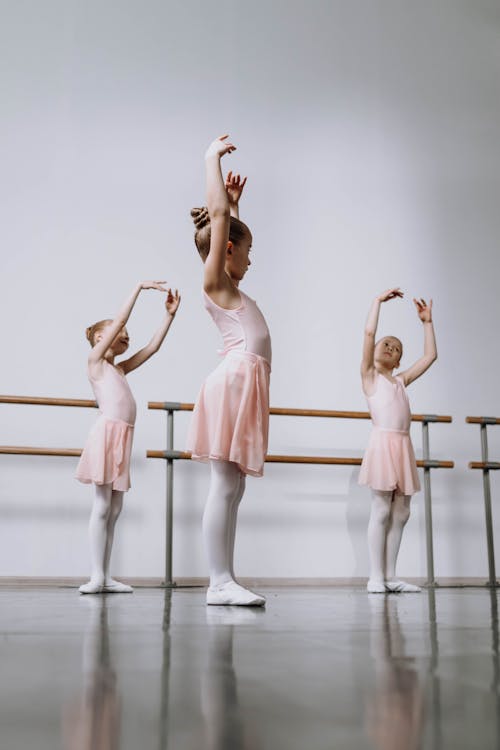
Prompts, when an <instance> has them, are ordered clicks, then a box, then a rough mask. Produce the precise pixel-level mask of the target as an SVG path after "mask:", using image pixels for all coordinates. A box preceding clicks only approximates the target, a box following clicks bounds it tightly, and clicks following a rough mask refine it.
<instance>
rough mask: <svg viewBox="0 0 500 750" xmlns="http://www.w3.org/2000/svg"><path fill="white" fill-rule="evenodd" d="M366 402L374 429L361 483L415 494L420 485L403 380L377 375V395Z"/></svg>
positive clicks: (380, 488) (397, 377)
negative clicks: (391, 379)
mask: <svg viewBox="0 0 500 750" xmlns="http://www.w3.org/2000/svg"><path fill="white" fill-rule="evenodd" d="M366 400H367V402H368V408H369V410H370V415H371V418H372V424H373V427H372V432H371V435H370V438H369V441H368V446H367V448H366V451H365V455H364V456H363V462H362V464H361V471H360V474H359V483H360V484H363V485H368V486H369V487H371V488H372V489H373V490H377V491H394V490H396V491H397V492H399V493H401V494H403V495H413V494H414V493H415V492H418V491H419V490H420V482H419V480H418V473H417V463H416V460H415V454H414V452H413V446H412V443H411V439H410V424H411V412H410V403H409V400H408V394H407V391H406V388H405V385H404V382H403V380H402V378H401V377H399V376H396V378H395V379H394V382H392V381H390V380H389V379H388V378H386V377H384V375H382V374H380V373H378V374H377V380H376V390H375V393H374V394H373V395H371V396H367V399H366Z"/></svg>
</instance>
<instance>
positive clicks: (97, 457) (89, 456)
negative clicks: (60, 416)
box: [76, 415, 134, 492]
mask: <svg viewBox="0 0 500 750" xmlns="http://www.w3.org/2000/svg"><path fill="white" fill-rule="evenodd" d="M133 435H134V427H133V425H130V424H128V423H127V422H122V421H121V420H120V419H110V418H109V417H106V416H104V415H102V416H101V417H99V419H98V420H97V422H96V423H95V425H94V426H93V427H92V429H91V430H90V433H89V436H88V438H87V442H86V444H85V448H84V449H83V453H82V455H81V457H80V461H79V463H78V467H77V469H76V478H77V479H78V480H79V481H80V482H84V483H85V484H91V483H93V484H112V485H113V489H114V490H119V491H120V492H126V491H127V490H128V489H130V454H131V452H132V438H133Z"/></svg>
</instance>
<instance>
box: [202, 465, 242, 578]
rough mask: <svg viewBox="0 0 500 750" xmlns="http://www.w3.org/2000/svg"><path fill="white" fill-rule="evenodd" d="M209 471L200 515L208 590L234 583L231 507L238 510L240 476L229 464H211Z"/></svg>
mask: <svg viewBox="0 0 500 750" xmlns="http://www.w3.org/2000/svg"><path fill="white" fill-rule="evenodd" d="M210 471H211V476H210V489H209V492H208V498H207V504H206V506H205V512H204V514H203V537H204V540H205V548H206V552H207V557H208V566H209V570H210V586H220V585H221V584H223V583H227V582H228V581H231V580H232V579H233V575H232V542H231V540H232V538H233V524H235V523H236V520H235V518H234V515H235V514H234V506H235V505H236V506H237V498H238V496H239V491H240V478H241V472H240V470H239V468H238V466H237V465H236V464H235V463H232V462H230V461H210ZM236 513H237V511H236Z"/></svg>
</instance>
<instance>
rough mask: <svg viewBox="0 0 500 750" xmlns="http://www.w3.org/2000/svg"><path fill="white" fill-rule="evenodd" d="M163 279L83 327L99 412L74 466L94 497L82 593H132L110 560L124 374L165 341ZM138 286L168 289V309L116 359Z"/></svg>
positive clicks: (120, 474) (173, 303)
mask: <svg viewBox="0 0 500 750" xmlns="http://www.w3.org/2000/svg"><path fill="white" fill-rule="evenodd" d="M164 283H165V282H163V281H142V282H140V283H139V284H137V286H136V287H135V288H134V290H133V291H132V294H131V295H130V297H129V298H128V299H127V300H126V302H125V303H124V304H123V306H122V308H121V310H120V311H119V313H118V315H117V316H116V318H115V319H114V320H100V321H99V322H98V323H94V325H92V326H90V327H89V328H87V331H86V336H87V340H88V341H89V343H90V345H91V347H92V351H91V352H90V354H89V358H88V376H89V380H90V384H91V386H92V390H93V391H94V394H95V397H96V401H97V405H98V406H99V409H100V412H101V414H100V417H99V418H98V420H97V422H96V423H95V424H94V426H93V427H92V429H91V431H90V434H89V436H88V439H87V442H86V444H85V448H84V449H83V453H82V455H81V458H80V462H79V464H78V468H77V470H76V478H77V479H78V480H79V481H80V482H84V483H85V484H91V483H93V484H94V485H95V498H94V504H93V506H92V512H91V515H90V523H89V537H90V559H91V575H90V581H88V583H85V584H84V585H83V586H80V592H81V593H82V594H97V593H131V592H132V591H133V589H132V587H131V586H127V585H126V584H124V583H121V582H120V581H115V580H114V579H113V578H111V577H110V576H109V561H110V557H111V548H112V545H113V534H114V530H115V524H116V521H117V518H118V516H119V515H120V512H121V509H122V504H123V493H124V492H126V491H127V490H128V489H129V488H130V474H129V467H130V453H131V450H132V437H133V432H134V423H135V416H136V404H135V400H134V397H133V395H132V392H131V390H130V387H129V385H128V383H127V379H126V377H125V376H126V375H128V373H129V372H132V370H135V369H137V367H139V366H140V365H142V364H144V362H146V360H148V359H149V358H150V357H151V356H152V355H153V354H154V353H155V352H157V351H158V349H159V348H160V346H161V345H162V343H163V340H164V338H165V336H166V335H167V332H168V329H169V328H170V325H171V323H172V320H173V319H174V317H175V314H176V312H177V308H178V307H179V303H180V296H179V293H178V291H177V290H175V293H173V292H172V290H171V289H166V288H165V287H164ZM142 289H158V290H159V291H161V292H166V293H167V297H166V300H165V310H166V314H165V317H164V320H163V322H162V324H161V326H160V327H159V328H158V330H157V331H156V333H155V335H154V336H153V338H152V339H151V341H150V342H149V344H147V345H146V346H145V347H143V348H142V349H140V350H139V351H138V352H136V353H135V354H133V355H132V356H131V357H129V358H128V359H126V360H123V361H121V362H118V363H116V364H115V357H119V356H121V355H122V354H124V353H125V352H126V351H127V349H128V346H129V336H128V333H127V329H126V328H125V325H126V323H127V320H128V319H129V316H130V313H131V312H132V308H133V307H134V305H135V303H136V300H137V298H138V296H139V294H140V292H141V290H142Z"/></svg>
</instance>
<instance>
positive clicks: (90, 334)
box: [85, 319, 113, 346]
mask: <svg viewBox="0 0 500 750" xmlns="http://www.w3.org/2000/svg"><path fill="white" fill-rule="evenodd" d="M112 322H113V321H112V320H109V319H107V320H98V321H97V323H94V325H93V326H89V327H88V328H86V329H85V336H86V337H87V341H88V342H89V344H90V346H94V345H95V336H96V333H99V332H100V331H102V330H103V329H104V328H106V326H107V325H109V324H110V323H112Z"/></svg>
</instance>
